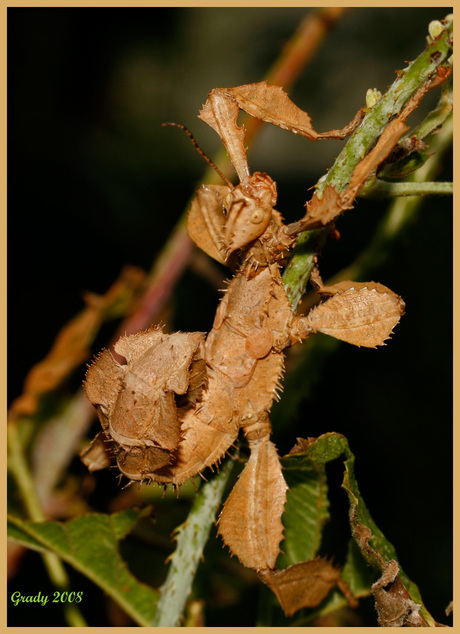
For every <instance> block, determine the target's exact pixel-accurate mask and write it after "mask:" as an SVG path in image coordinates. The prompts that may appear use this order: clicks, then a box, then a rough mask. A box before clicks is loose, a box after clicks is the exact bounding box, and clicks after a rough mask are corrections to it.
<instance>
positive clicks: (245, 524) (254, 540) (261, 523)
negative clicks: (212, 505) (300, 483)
mask: <svg viewBox="0 0 460 634" xmlns="http://www.w3.org/2000/svg"><path fill="white" fill-rule="evenodd" d="M286 490H287V485H286V482H285V480H284V478H283V474H282V473H281V465H280V462H279V458H278V454H277V452H276V448H275V445H274V444H273V443H272V442H270V441H268V440H264V441H262V442H261V443H259V444H256V443H254V444H253V446H252V448H251V455H250V457H249V460H248V462H247V464H246V466H245V468H244V469H243V471H242V473H241V475H240V477H239V479H238V482H237V483H236V484H235V486H234V488H233V490H232V492H231V493H230V495H229V497H228V499H227V501H226V502H225V506H224V508H223V511H222V513H221V514H220V517H219V524H218V532H219V534H220V535H221V536H222V539H223V540H224V542H225V544H226V545H227V546H228V547H229V548H230V550H231V552H232V553H233V554H234V555H236V556H237V557H238V559H239V560H240V561H241V563H242V564H243V565H244V566H246V567H248V568H253V569H254V570H259V569H263V568H274V567H275V564H276V559H277V557H278V554H279V552H280V548H279V544H280V542H281V540H282V538H283V525H282V523H281V515H282V513H283V510H284V505H285V503H286Z"/></svg>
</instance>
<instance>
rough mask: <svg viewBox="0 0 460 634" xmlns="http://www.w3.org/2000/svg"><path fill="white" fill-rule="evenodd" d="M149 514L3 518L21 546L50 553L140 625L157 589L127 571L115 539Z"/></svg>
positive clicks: (150, 609) (149, 613) (149, 614)
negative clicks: (32, 519)
mask: <svg viewBox="0 0 460 634" xmlns="http://www.w3.org/2000/svg"><path fill="white" fill-rule="evenodd" d="M146 514H148V509H144V510H143V511H136V510H127V511H123V512H121V513H115V514H114V515H99V514H88V515H84V516H82V517H78V518H76V519H74V520H70V521H68V522H28V521H24V520H22V519H20V518H18V517H14V516H9V517H8V537H9V538H10V539H12V540H14V541H16V542H18V543H20V544H22V545H23V546H26V547H28V548H32V549H34V550H39V551H49V552H53V553H55V554H56V555H58V556H59V557H61V558H62V559H63V560H64V561H66V562H67V563H68V564H70V565H71V566H73V567H74V568H75V569H76V570H78V571H79V572H81V573H83V574H84V575H86V576H87V577H88V578H89V579H91V580H92V581H93V582H94V583H95V584H97V585H98V586H100V587H101V588H102V589H103V590H104V592H106V593H107V594H108V595H110V596H111V597H112V598H113V599H114V600H115V601H116V602H117V603H118V604H119V605H120V606H121V607H122V608H123V609H124V610H125V611H126V613H127V614H129V615H130V616H131V617H132V618H133V619H134V620H135V621H136V622H137V623H138V624H139V625H142V626H148V625H150V623H151V622H152V619H153V616H154V614H155V609H156V602H157V600H158V593H157V592H155V590H153V589H152V588H150V587H149V586H147V585H145V584H142V583H140V582H139V581H137V579H136V578H135V577H134V576H133V575H132V574H131V573H130V572H129V570H128V569H127V567H126V564H125V563H124V562H123V560H122V559H121V557H120V554H119V552H118V545H119V541H120V540H121V539H122V538H123V537H125V535H127V533H128V532H129V531H130V530H132V528H133V527H134V525H135V524H136V522H137V521H138V520H139V519H140V518H141V517H144V516H145V515H146Z"/></svg>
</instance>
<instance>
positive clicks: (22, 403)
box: [9, 267, 144, 418]
mask: <svg viewBox="0 0 460 634" xmlns="http://www.w3.org/2000/svg"><path fill="white" fill-rule="evenodd" d="M143 279H144V273H143V272H142V271H140V270H139V269H136V268H134V267H127V268H126V269H124V270H123V272H122V274H121V275H120V278H119V279H118V280H117V281H116V282H115V283H114V284H113V285H112V286H111V288H110V289H109V290H108V291H107V293H106V294H105V295H104V296H98V295H95V294H92V293H87V294H86V296H85V300H86V303H87V307H86V308H85V309H84V310H83V311H82V312H81V313H79V314H78V315H77V316H76V317H75V318H74V319H72V320H71V321H70V322H69V323H68V324H67V325H65V326H64V327H63V328H62V330H61V331H60V332H59V333H58V335H57V337H56V339H55V341H54V344H53V346H52V348H51V350H50V352H49V353H48V354H47V356H46V357H45V358H44V359H43V360H42V361H40V362H39V363H37V365H35V366H34V367H33V368H32V369H31V370H30V372H29V373H28V375H27V377H26V380H25V383H24V392H23V394H22V395H21V396H20V397H19V398H17V399H16V400H15V401H14V402H13V403H12V405H11V408H10V412H9V414H10V416H12V417H13V418H17V417H19V416H32V415H33V414H34V413H35V411H36V409H37V406H38V402H39V399H40V398H41V396H42V395H43V394H45V393H47V392H50V391H51V390H54V389H56V387H58V386H59V385H60V384H61V383H62V382H63V381H64V380H65V379H66V377H67V376H68V375H69V374H70V373H71V372H72V370H74V369H75V368H76V367H77V366H79V365H80V364H81V363H83V362H84V361H85V360H86V359H87V358H88V357H89V356H90V351H89V349H88V347H89V345H90V344H91V342H92V341H93V339H94V337H95V335H96V333H97V331H98V330H99V328H100V326H101V323H102V322H103V320H104V318H105V315H106V313H107V312H109V311H110V310H111V309H112V308H113V307H115V306H117V305H120V303H123V304H126V305H129V304H130V303H131V300H132V297H133V295H134V293H135V292H136V291H137V290H138V289H139V288H140V285H141V283H142V281H143Z"/></svg>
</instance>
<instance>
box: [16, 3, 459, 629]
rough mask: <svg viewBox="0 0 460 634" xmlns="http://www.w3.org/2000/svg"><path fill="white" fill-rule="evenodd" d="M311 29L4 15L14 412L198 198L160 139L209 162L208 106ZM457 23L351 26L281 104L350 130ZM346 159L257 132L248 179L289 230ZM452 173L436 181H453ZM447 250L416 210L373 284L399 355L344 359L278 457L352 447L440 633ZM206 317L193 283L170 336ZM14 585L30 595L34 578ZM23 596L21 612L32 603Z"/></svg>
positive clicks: (211, 12)
mask: <svg viewBox="0 0 460 634" xmlns="http://www.w3.org/2000/svg"><path fill="white" fill-rule="evenodd" d="M307 11H308V9H297V8H287V9H286V8H270V9H269V8H259V9H256V8H215V9H213V8H209V9H204V8H202V9H199V8H191V9H185V8H175V9H173V8H151V9H126V8H124V9H97V8H94V9H74V8H61V9H50V8H46V9H45V8H37V9H31V8H10V9H8V156H9V158H8V206H9V211H8V341H9V346H8V348H9V354H8V360H9V364H8V392H9V399H14V398H15V397H16V396H18V395H19V393H20V392H21V388H22V383H23V380H24V377H25V375H26V373H27V371H28V369H29V368H30V367H31V366H33V365H34V364H35V363H37V362H38V361H39V360H40V359H41V358H43V356H44V355H45V354H46V353H47V351H48V350H49V348H50V346H51V344H52V342H53V339H54V337H55V335H56V333H57V332H58V330H59V329H60V328H61V327H62V326H63V324H64V323H65V322H66V321H68V320H69V319H70V318H71V317H72V316H74V315H75V314H76V313H77V312H78V311H79V310H80V309H81V308H82V305H83V304H82V298H81V294H82V291H83V290H85V289H88V290H91V291H94V292H98V293H102V292H104V291H105V290H106V289H107V288H108V287H109V286H110V284H111V283H112V282H113V281H114V280H115V278H116V277H117V276H118V274H119V271H120V270H121V268H122V266H123V265H124V264H127V263H130V264H135V265H138V266H141V267H143V268H144V269H146V270H148V269H149V268H150V266H151V264H152V262H153V261H154V259H155V256H156V254H157V253H158V251H159V250H160V249H161V247H162V245H163V244H164V242H165V240H166V239H167V237H168V235H169V233H170V231H171V229H172V227H173V226H174V224H175V222H176V221H177V219H178V218H179V217H180V215H181V213H182V210H183V208H184V205H185V204H186V202H187V200H188V199H189V197H190V195H191V193H192V192H193V191H194V189H195V188H196V183H197V182H198V180H199V179H200V177H201V175H202V173H203V170H204V164H203V161H202V159H200V157H199V156H198V154H196V153H195V152H194V150H193V148H191V146H190V145H189V143H188V141H187V139H186V137H185V135H182V134H181V133H180V132H179V131H176V130H173V129H171V128H162V127H161V125H160V124H161V123H162V122H163V121H177V122H180V123H183V124H185V125H186V126H188V127H189V128H190V129H191V130H192V131H193V133H194V135H195V137H196V138H197V140H198V142H199V144H200V145H201V147H202V148H203V150H204V151H206V153H208V154H209V155H211V156H212V155H213V153H215V152H216V151H217V150H218V149H219V143H220V142H219V139H218V138H217V135H216V134H215V133H214V132H213V131H212V130H210V129H209V128H208V127H207V126H206V125H205V124H204V123H203V122H201V121H199V120H198V119H197V118H196V115H197V113H198V110H199V109H200V107H201V105H202V104H203V103H204V101H205V100H206V96H207V94H208V92H209V91H210V90H211V89H212V88H215V87H221V86H222V87H223V86H237V85H239V84H243V83H250V82H253V81H259V80H260V79H261V78H262V77H263V76H264V74H265V72H266V71H267V69H268V68H269V67H270V65H271V64H272V62H273V61H274V60H275V59H276V58H277V56H278V54H279V52H280V50H281V49H282V46H283V44H284V43H285V42H286V41H287V40H288V39H289V38H290V36H291V34H292V33H293V31H294V29H295V27H296V25H297V24H298V22H299V20H300V19H301V18H302V17H303V16H304V15H305V13H306V12H307ZM448 12H449V9H448V8H446V9H440V8H436V9H433V8H426V9H424V8H423V9H421V8H399V9H395V8H375V9H373V8H372V9H370V8H367V9H357V10H353V11H350V12H349V13H347V15H346V16H345V17H344V18H343V19H342V21H341V22H340V23H339V24H338V25H337V26H336V27H335V28H334V29H333V31H332V32H331V34H330V35H329V37H328V39H327V40H326V42H325V44H324V46H323V47H322V48H321V49H320V51H319V52H318V54H317V55H316V57H315V58H314V60H313V61H312V63H311V64H310V65H309V66H308V68H307V69H306V70H305V72H304V73H303V74H302V76H301V77H300V79H299V80H298V82H297V83H296V85H295V87H294V88H293V90H291V91H290V96H291V97H292V99H293V100H294V102H295V103H296V104H298V105H299V106H300V107H302V108H304V109H305V110H307V111H308V112H309V114H310V115H311V116H312V118H313V123H314V125H315V128H316V129H317V130H319V131H323V130H328V129H330V128H336V127H341V126H343V125H344V124H345V123H347V122H348V121H349V120H350V119H351V118H352V116H353V115H354V113H355V112H356V110H358V109H359V108H360V107H362V105H363V103H364V99H365V93H366V90H367V89H368V88H378V89H380V90H381V91H382V92H384V91H385V89H386V87H387V86H389V85H390V84H391V83H392V81H393V80H394V78H395V74H394V72H395V70H397V69H401V68H403V67H404V66H405V65H406V61H410V60H412V59H414V58H415V57H416V56H417V55H418V54H419V53H420V52H421V50H422V49H423V47H424V45H425V37H426V34H427V26H428V23H429V22H430V20H432V19H442V18H443V17H444V15H445V14H447V13H448ZM437 97H438V95H434V96H429V99H428V100H427V101H428V104H431V105H433V103H435V102H436V100H437ZM430 100H431V101H430ZM411 121H412V120H410V121H409V122H411ZM340 147H341V143H340V142H336V141H331V142H324V143H320V144H319V143H318V144H310V143H308V142H307V141H305V140H304V139H301V138H297V137H295V136H294V135H292V134H287V133H286V132H284V131H281V130H278V129H275V128H273V127H270V126H266V128H264V130H263V132H262V134H261V136H260V138H259V139H258V141H257V143H256V144H255V146H254V148H253V150H252V149H251V152H250V155H249V160H250V166H251V169H252V170H253V171H255V170H262V171H265V172H267V173H269V174H270V175H271V176H272V177H273V178H274V179H275V180H276V181H277V183H278V191H279V204H278V208H279V210H280V211H281V212H282V213H283V215H284V216H285V217H286V218H287V219H288V220H294V219H297V218H298V217H299V216H300V215H301V214H302V213H303V204H304V203H305V201H306V199H307V197H309V196H310V194H311V192H308V188H309V187H311V186H312V185H314V183H315V182H316V181H317V180H318V178H319V177H320V176H321V175H322V174H324V173H325V171H326V170H327V168H328V167H330V166H331V165H332V162H333V160H334V158H335V156H336V155H337V153H338V151H339V149H340ZM450 162H451V159H450V158H449V157H448V160H446V164H445V171H444V173H442V174H440V175H439V178H440V179H451V173H450ZM385 208H386V203H369V202H367V201H361V202H359V204H358V205H357V208H356V209H355V211H352V212H348V215H346V216H344V217H343V218H342V219H341V220H340V223H339V225H338V228H339V230H340V232H341V234H342V239H341V241H340V243H339V244H337V245H333V246H330V247H328V249H327V251H326V253H325V257H324V262H323V265H322V267H321V270H322V273H323V276H324V277H325V278H327V277H328V275H331V274H334V273H335V272H336V271H338V270H340V269H341V268H342V267H344V266H346V265H348V264H349V263H350V262H351V261H353V259H354V257H355V255H356V254H357V253H358V252H359V250H360V248H361V247H362V246H364V245H365V244H366V240H367V239H368V237H369V236H370V235H372V231H373V228H374V227H375V223H376V222H377V220H378V218H379V217H380V216H381V214H382V213H383V212H384V210H385ZM451 236H452V216H451V200H450V199H443V200H439V199H435V198H427V199H426V201H425V202H424V205H423V209H422V211H421V213H420V216H419V219H418V221H417V223H415V224H414V225H413V226H412V227H411V228H410V230H409V231H407V232H405V233H404V235H402V236H401V239H400V241H399V242H398V244H397V245H396V246H395V248H394V249H393V251H392V253H391V254H390V257H389V259H388V263H387V264H386V265H385V266H384V267H383V268H382V269H380V270H379V271H377V272H376V273H375V279H376V281H379V282H381V283H383V284H385V285H387V286H389V287H391V288H392V289H393V290H394V291H395V292H397V293H398V294H400V295H401V296H402V297H403V298H404V300H405V302H406V306H407V309H406V315H405V316H404V318H403V320H402V322H401V324H400V325H399V326H398V328H397V330H396V333H395V335H394V337H393V339H392V341H391V342H390V343H389V345H388V346H387V347H385V348H383V349H381V350H379V351H377V352H376V351H374V350H361V349H354V348H353V347H351V346H346V345H344V346H342V347H341V348H340V351H339V352H338V353H335V354H334V355H333V356H331V358H330V359H329V361H328V363H327V365H326V367H325V370H324V373H323V375H322V377H321V382H318V384H317V388H316V390H315V393H314V394H313V395H312V396H311V398H310V399H309V400H308V401H306V402H304V403H303V404H302V407H301V411H300V412H299V413H298V414H297V415H296V417H295V420H294V421H290V422H289V437H286V435H284V434H283V430H282V429H281V428H280V426H279V425H278V426H277V429H276V438H275V439H276V442H277V445H278V446H279V448H280V450H281V451H288V450H289V449H290V447H291V446H292V444H293V442H294V439H295V437H296V436H304V437H306V436H316V435H320V434H321V433H324V432H326V431H337V432H341V433H343V434H345V435H346V436H347V438H348V440H349V443H350V446H351V449H352V450H353V451H354V453H355V455H356V457H357V467H356V468H357V478H358V482H359V483H360V487H361V490H362V494H363V497H364V499H365V500H366V501H367V503H368V505H369V507H370V511H371V513H372V514H373V517H374V519H375V521H376V522H377V524H378V525H379V527H380V528H381V529H382V531H383V532H384V534H385V535H386V536H387V537H388V538H389V539H390V540H391V541H392V542H393V544H394V545H395V547H396V549H397V552H398V554H399V557H400V561H401V564H402V565H403V567H404V569H405V571H406V572H407V574H408V575H409V576H410V577H411V578H412V579H413V580H414V581H415V582H416V583H417V584H418V585H419V587H420V589H421V593H422V596H423V598H424V601H425V603H426V605H427V607H428V609H429V610H430V611H431V613H432V614H433V615H434V616H435V618H437V619H438V620H440V621H441V622H446V618H445V617H444V614H443V610H444V608H445V606H446V605H447V603H448V602H449V601H450V600H451V593H452V590H451V580H452V550H451V546H452V530H451V524H452V511H451V507H452V449H451V446H452V405H451V402H452V323H451V311H452V297H451V296H452V246H451V245H452V243H451V240H452V237H451ZM326 255H327V257H326ZM197 293H199V294H200V298H201V297H202V298H203V300H202V301H201V300H200V301H197V300H196V296H197ZM216 301H217V294H216V293H215V292H214V291H213V290H210V289H209V287H208V286H207V285H206V282H204V281H202V280H200V279H199V278H197V276H195V275H194V274H192V273H191V272H187V273H186V274H185V275H184V277H183V278H182V280H181V281H180V283H179V285H178V288H177V292H176V294H175V298H174V305H173V308H174V315H175V316H174V323H173V325H174V327H175V328H176V329H179V328H180V329H182V330H207V329H209V327H210V324H211V321H212V316H213V310H214V307H215V302H216ZM95 352H96V350H95ZM83 372H84V370H83V369H82V373H81V376H77V377H75V381H76V384H77V383H78V382H79V381H80V380H81V378H82V376H83ZM331 477H332V478H334V477H336V478H337V482H339V480H340V477H341V475H340V474H339V475H336V476H334V473H332V474H331ZM336 497H337V500H336V501H334V495H333V503H335V504H336V505H337V509H338V511H337V513H338V514H339V511H340V512H343V513H345V514H346V501H345V499H344V498H345V496H344V494H343V492H341V491H339V492H338V494H337V496H336ZM339 526H340V522H339ZM344 526H345V527H346V519H345V524H344ZM25 561H27V560H25ZM34 562H35V560H34V559H33V560H32V564H31V566H32V565H34ZM37 565H38V564H37ZM22 569H23V574H24V575H25V576H28V578H29V582H30V568H29V572H28V569H27V566H24V565H23V568H22ZM18 583H20V581H17V583H16V585H17V584H18ZM22 583H25V581H24V580H23V581H22ZM32 586H33V588H32V589H31V590H30V592H31V593H34V592H36V591H38V589H40V588H41V587H42V586H40V588H37V589H36V590H35V589H34V588H35V587H36V584H35V582H34V583H32ZM14 589H16V586H15V588H13V590H14ZM48 607H49V606H47V607H46V608H40V609H39V612H40V614H41V615H44V613H45V611H46V610H47V609H48ZM23 614H24V613H23ZM16 615H18V618H19V612H18V611H17V610H13V614H12V615H11V618H16ZM239 617H240V615H237V614H233V615H232V616H231V618H233V619H236V620H238V618H239ZM23 618H25V617H23ZM40 618H43V619H45V616H41V617H40ZM46 618H48V617H46ZM229 618H230V617H229ZM241 618H245V617H242V616H241ZM93 622H94V621H93ZM230 623H231V624H233V622H231V621H230V622H229V624H230ZM14 624H15V623H14V622H10V625H14ZM16 624H18V625H27V623H25V622H24V621H23V620H21V618H20V619H19V621H18V622H17V623H16ZM35 624H36V625H38V624H42V623H35ZM43 624H44V625H45V624H47V622H45V620H43ZM207 624H211V623H207ZM250 624H251V621H249V622H241V623H240V622H235V625H250ZM371 624H372V622H371Z"/></svg>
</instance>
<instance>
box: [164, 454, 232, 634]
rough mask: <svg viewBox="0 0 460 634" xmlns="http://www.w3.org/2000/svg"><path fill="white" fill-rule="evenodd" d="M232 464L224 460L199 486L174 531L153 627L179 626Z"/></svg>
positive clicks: (230, 460) (230, 461)
mask: <svg viewBox="0 0 460 634" xmlns="http://www.w3.org/2000/svg"><path fill="white" fill-rule="evenodd" d="M233 465H234V462H233V460H232V459H229V460H227V461H226V462H225V463H224V465H223V467H222V468H221V470H220V472H219V474H218V475H216V476H215V477H214V478H212V480H210V481H209V482H206V484H204V485H203V486H202V487H201V489H200V490H199V492H198V493H197V496H196V498H195V501H194V503H193V506H192V509H191V511H190V513H189V514H188V517H187V520H186V522H185V523H184V524H182V526H180V527H179V529H178V530H177V537H176V542H177V546H176V550H175V551H174V553H173V554H172V555H171V558H170V559H171V564H170V566H169V570H168V576H167V577H166V581H165V582H164V584H163V585H162V587H161V597H160V600H159V601H158V604H157V611H156V614H155V619H154V621H153V623H152V625H153V626H154V627H176V626H178V625H179V624H180V619H181V617H182V614H183V612H184V608H185V604H186V601H187V598H188V596H189V595H190V592H191V590H192V584H193V580H194V578H195V575H196V571H197V568H198V565H199V563H200V561H201V558H202V556H203V550H204V547H205V545H206V542H207V541H208V538H209V532H210V530H211V525H212V524H213V523H214V522H215V520H216V514H217V510H218V508H219V505H220V502H221V499H222V496H223V493H224V490H225V486H226V484H227V482H228V479H229V477H230V473H231V471H232V469H233Z"/></svg>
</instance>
